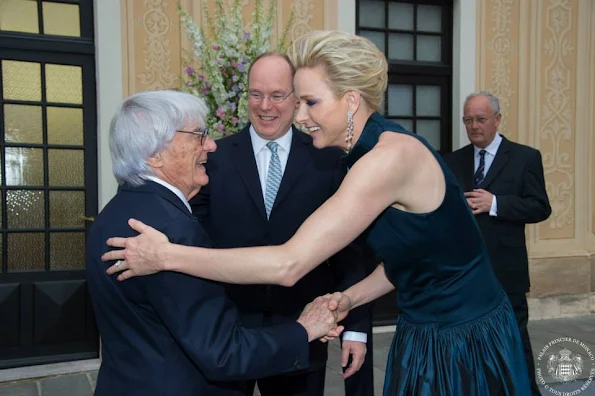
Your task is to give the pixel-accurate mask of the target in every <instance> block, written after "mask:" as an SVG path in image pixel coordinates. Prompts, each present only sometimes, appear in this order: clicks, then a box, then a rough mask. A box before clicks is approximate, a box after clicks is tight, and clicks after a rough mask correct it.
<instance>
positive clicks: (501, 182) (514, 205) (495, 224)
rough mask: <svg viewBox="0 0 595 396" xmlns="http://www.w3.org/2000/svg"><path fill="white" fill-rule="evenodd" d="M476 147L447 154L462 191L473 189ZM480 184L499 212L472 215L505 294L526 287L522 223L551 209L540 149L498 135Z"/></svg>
mask: <svg viewBox="0 0 595 396" xmlns="http://www.w3.org/2000/svg"><path fill="white" fill-rule="evenodd" d="M473 157H474V150H473V146H472V145H468V146H465V147H463V148H461V149H459V150H457V151H455V152H453V153H450V154H447V155H446V157H445V160H446V163H447V164H448V166H449V167H450V168H451V170H452V171H453V173H454V174H455V176H456V177H457V179H458V181H459V183H460V184H461V186H462V188H463V191H472V190H473V174H474V158H473ZM478 188H481V189H484V190H487V191H489V192H490V193H492V194H494V195H495V196H496V200H497V205H498V216H490V215H489V213H482V214H479V215H477V216H476V219H477V223H478V224H479V228H480V229H481V233H482V234H483V237H484V239H485V242H486V245H487V248H488V252H489V255H490V260H491V262H492V266H493V268H494V272H495V273H496V276H497V277H498V280H499V281H500V283H501V284H502V286H503V287H504V290H505V291H506V292H507V293H509V294H512V293H526V292H528V291H529V287H530V281H529V265H528V258H527V247H526V244H525V224H528V223H538V222H540V221H543V220H545V219H547V218H548V217H549V215H550V213H551V212H552V209H551V208H550V204H549V200H548V196H547V192H546V190H545V181H544V176H543V164H542V162H541V154H540V153H539V151H538V150H536V149H534V148H531V147H528V146H524V145H522V144H518V143H514V142H511V141H510V140H508V139H506V138H505V137H502V142H501V143H500V147H499V148H498V152H497V153H496V156H495V158H494V161H493V162H492V165H491V166H490V169H489V170H488V173H487V174H486V176H485V178H484V180H483V182H482V183H481V184H480V186H479V187H478Z"/></svg>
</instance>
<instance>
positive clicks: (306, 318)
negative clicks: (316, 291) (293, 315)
mask: <svg viewBox="0 0 595 396" xmlns="http://www.w3.org/2000/svg"><path fill="white" fill-rule="evenodd" d="M337 316H338V314H337V313H336V312H334V311H332V310H330V309H329V297H326V296H325V297H316V299H315V300H314V301H312V302H311V303H310V304H308V305H306V307H305V308H304V310H303V311H302V314H301V315H300V317H299V318H298V320H297V321H298V323H299V324H301V325H302V326H304V328H305V329H306V332H307V333H308V342H310V341H312V340H316V339H318V338H321V337H324V336H326V335H327V334H328V333H329V331H331V330H332V333H333V334H337V333H338V334H341V332H342V331H343V326H337ZM338 334H337V336H338Z"/></svg>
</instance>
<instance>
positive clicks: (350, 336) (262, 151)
mask: <svg viewBox="0 0 595 396" xmlns="http://www.w3.org/2000/svg"><path fill="white" fill-rule="evenodd" d="M250 138H251V139H252V150H254V159H255V160H256V167H257V168H258V178H259V179H260V187H261V188H262V196H263V197H264V196H265V191H266V185H267V176H268V171H269V162H270V161H271V150H269V148H268V147H267V143H268V142H270V140H266V139H263V138H262V137H260V136H259V135H258V134H257V133H256V130H255V129H254V127H253V126H252V125H250ZM292 139H293V129H292V128H291V127H290V128H289V131H287V133H286V134H285V135H283V136H281V137H280V138H279V139H276V140H274V141H275V142H277V144H278V145H279V147H278V149H277V154H279V161H280V162H281V174H284V173H285V167H286V166H287V159H288V158H289V151H290V150H291V140H292ZM343 341H359V342H367V341H368V335H367V334H366V333H360V332H357V331H345V332H344V333H343Z"/></svg>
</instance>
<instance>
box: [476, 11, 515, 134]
mask: <svg viewBox="0 0 595 396" xmlns="http://www.w3.org/2000/svg"><path fill="white" fill-rule="evenodd" d="M478 11H479V13H478V17H479V18H480V19H479V24H478V28H479V31H478V33H479V40H478V47H479V48H478V51H477V53H478V56H479V59H478V61H479V62H478V64H479V71H478V73H477V77H478V84H477V86H478V88H479V89H488V90H490V91H491V92H492V93H493V94H494V95H496V96H498V98H499V99H500V111H501V112H502V115H503V117H502V123H501V124H500V131H501V132H502V134H504V135H506V137H508V138H509V139H511V140H513V141H518V136H519V131H518V128H517V125H518V117H519V114H518V95H519V26H520V25H519V14H520V5H519V0H481V1H480V4H479V7H478Z"/></svg>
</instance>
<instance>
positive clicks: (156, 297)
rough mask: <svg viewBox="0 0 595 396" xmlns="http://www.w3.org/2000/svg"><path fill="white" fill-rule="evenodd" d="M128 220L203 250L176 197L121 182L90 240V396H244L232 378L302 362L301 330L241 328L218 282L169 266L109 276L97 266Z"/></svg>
mask: <svg viewBox="0 0 595 396" xmlns="http://www.w3.org/2000/svg"><path fill="white" fill-rule="evenodd" d="M131 217H134V218H137V219H139V220H141V221H143V222H145V223H146V224H149V225H151V226H153V227H155V228H156V229H158V230H160V231H162V232H164V233H165V235H167V237H168V238H169V240H170V241H171V242H174V243H178V244H183V245H191V246H209V243H208V238H207V236H206V234H205V232H204V231H203V229H202V227H201V226H200V225H199V224H198V223H197V221H196V219H194V217H193V216H192V214H191V213H190V211H189V210H188V208H187V207H186V206H185V205H184V204H183V202H182V201H181V200H180V198H178V196H176V195H175V194H174V193H173V192H171V191H170V190H169V189H167V188H166V187H163V186H162V185H160V184H157V183H155V182H152V181H147V182H146V183H145V184H144V185H142V186H140V187H132V186H128V185H124V186H122V187H121V188H120V190H119V191H118V193H117V194H116V196H115V197H114V198H113V199H112V200H111V201H110V202H109V203H108V204H107V206H106V207H105V208H104V209H103V210H102V212H101V213H100V214H99V215H98V216H97V219H96V220H95V222H94V223H93V226H92V227H91V231H90V233H89V238H88V241H87V281H88V287H89V292H90V295H91V299H92V302H93V307H94V310H95V314H96V317H97V324H98V326H99V332H100V334H101V338H102V345H101V349H102V355H101V356H102V363H101V368H100V369H99V375H98V378H97V389H96V390H95V395H98V396H104V395H105V396H119V395H122V396H131V395H138V396H140V395H142V396H147V395H148V396H151V395H154V396H167V395H171V396H174V395H175V396H196V395H243V390H242V388H240V387H239V386H238V383H234V382H231V381H236V380H242V379H250V378H258V377H262V376H265V375H272V374H275V373H282V372H286V371H289V370H293V369H300V368H304V367H307V365H308V341H307V334H306V331H305V329H304V328H303V327H302V326H300V325H299V324H297V323H296V322H293V323H291V322H287V323H285V324H283V325H280V326H277V327H270V328H267V329H263V330H256V329H254V330H251V329H246V328H244V327H243V326H241V325H240V323H239V319H238V314H237V311H236V308H235V306H234V304H233V303H232V302H231V300H230V299H229V298H228V297H227V295H226V293H225V289H224V287H223V286H221V285H220V284H218V283H216V282H212V281H208V280H204V279H200V278H194V277H191V276H188V275H184V274H180V273H175V272H160V273H157V274H154V275H149V276H141V277H136V278H133V279H130V280H127V281H124V282H119V281H117V280H116V277H115V276H108V275H107V274H106V273H105V270H106V269H107V268H108V266H109V265H111V264H113V262H110V263H103V262H101V255H102V254H103V253H104V252H106V251H107V250H108V246H107V245H106V244H105V241H106V240H107V238H108V237H111V236H122V237H129V236H134V235H136V234H137V233H136V232H135V231H134V230H132V229H131V228H130V227H129V226H128V224H127V221H128V219H129V218H131Z"/></svg>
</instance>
